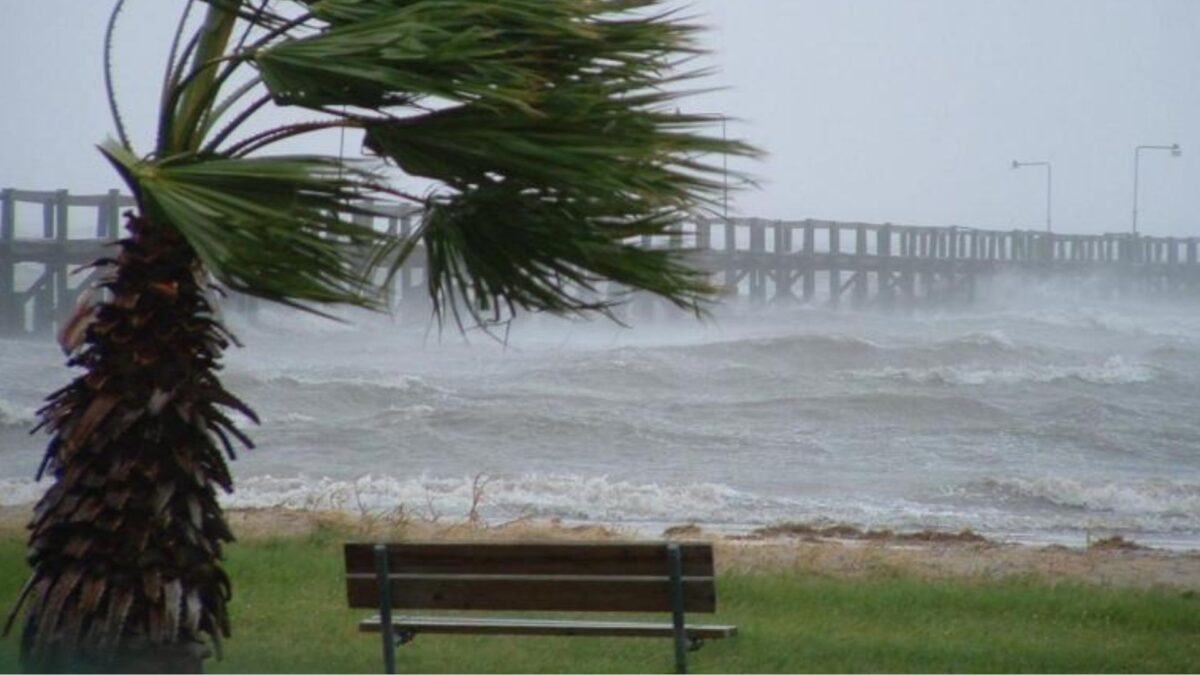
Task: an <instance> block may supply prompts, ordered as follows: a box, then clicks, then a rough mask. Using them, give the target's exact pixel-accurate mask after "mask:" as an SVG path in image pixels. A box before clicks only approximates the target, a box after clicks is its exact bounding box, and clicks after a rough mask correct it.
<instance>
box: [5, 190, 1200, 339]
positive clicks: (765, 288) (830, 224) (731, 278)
mask: <svg viewBox="0 0 1200 675" xmlns="http://www.w3.org/2000/svg"><path fill="white" fill-rule="evenodd" d="M133 203H134V202H133V200H132V199H131V198H130V197H128V196H125V195H121V194H119V193H118V192H117V191H116V190H110V191H109V192H107V193H105V194H99V195H73V194H69V193H68V192H67V191H66V190H56V191H49V192H46V191H29V190H15V189H5V190H2V191H0V335H30V334H33V335H38V334H49V333H52V332H53V331H55V330H56V329H57V327H58V325H60V323H61V322H62V321H63V320H64V319H65V317H67V316H69V314H70V313H71V311H72V309H73V308H74V305H75V303H76V300H77V298H78V295H79V293H80V291H81V290H82V289H83V288H85V287H86V286H87V285H88V284H90V283H91V280H92V278H93V276H94V274H95V272H94V271H93V270H88V272H87V273H76V272H77V271H78V270H80V269H82V268H83V267H84V266H86V265H87V264H89V263H91V262H92V261H94V260H95V259H97V258H99V257H102V256H103V255H106V254H111V252H112V249H111V248H106V247H105V245H106V244H108V243H111V242H112V241H113V240H115V239H116V238H118V237H119V236H121V232H120V226H121V220H122V219H121V212H122V211H123V210H125V209H128V208H131V207H132V206H133ZM372 208H373V209H374V210H375V211H377V212H378V214H379V215H378V216H376V217H375V218H374V219H373V220H374V222H373V223H372V224H373V225H374V226H375V227H376V228H378V229H380V230H388V231H391V232H393V233H399V234H407V233H409V232H411V231H413V229H414V228H415V225H416V220H417V218H418V216H419V212H418V211H417V210H415V209H412V208H410V207H407V206H401V205H394V204H375V205H372ZM367 220H371V219H370V218H367ZM642 244H643V245H645V246H653V247H662V246H670V247H687V248H693V249H695V253H694V257H693V262H694V264H695V265H696V266H698V267H699V268H701V269H704V270H706V271H707V272H708V273H709V274H710V278H711V280H712V282H713V283H714V284H715V285H717V286H718V287H719V288H722V289H724V291H725V294H726V295H727V296H729V297H734V296H737V297H743V298H746V299H748V300H750V301H755V302H772V301H775V302H783V301H796V302H805V303H814V304H815V303H822V304H827V305H832V306H853V307H869V306H877V307H884V308H907V307H919V306H938V305H954V304H964V303H969V302H971V301H973V300H974V299H975V298H976V297H977V296H978V295H979V294H980V285H981V284H986V283H987V282H988V281H989V280H990V279H992V278H994V277H996V276H997V275H999V274H1002V273H1012V274H1016V275H1019V276H1023V277H1029V278H1034V279H1048V278H1052V277H1061V278H1064V279H1067V280H1071V279H1075V280H1078V282H1079V283H1080V285H1085V284H1086V285H1087V287H1088V289H1089V290H1094V291H1096V292H1099V293H1102V294H1110V295H1132V294H1140V295H1147V296H1152V297H1154V296H1159V297H1179V298H1195V299H1200V257H1198V253H1200V250H1198V249H1200V237H1146V236H1135V235H1132V234H1129V233H1110V234H1095V235H1082V234H1058V233H1048V232H1043V231H1034V230H983V229H975V228H970V227H958V226H950V227H923V226H913V225H893V224H888V223H884V224H871V223H847V222H835V221H825V220H799V221H791V220H766V219H761V218H729V219H724V218H715V219H714V218H710V219H696V220H694V221H692V222H689V223H686V224H685V225H684V227H683V231H682V232H681V233H679V234H676V235H671V236H661V237H654V238H649V237H647V238H645V239H644V240H643V241H642ZM423 261H424V258H423V255H422V253H421V250H420V249H419V248H418V249H417V251H416V252H415V253H414V254H413V256H412V258H411V259H410V261H409V262H408V264H407V265H406V266H405V269H404V270H403V271H402V272H401V273H400V274H399V275H397V279H396V289H395V297H396V298H397V301H398V302H400V303H402V304H403V303H417V304H418V305H419V303H423V302H425V301H426V300H427V298H426V294H425V289H424V287H423V282H424V278H423V273H424V270H423V265H424V262H423ZM612 290H613V291H615V290H616V289H612ZM639 302H642V301H641V300H635V303H634V308H635V310H636V308H637V307H638V305H639ZM643 306H646V305H643Z"/></svg>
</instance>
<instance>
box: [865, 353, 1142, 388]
mask: <svg viewBox="0 0 1200 675" xmlns="http://www.w3.org/2000/svg"><path fill="white" fill-rule="evenodd" d="M851 376H852V377H857V378H861V379H881V380H897V381H902V382H910V383H913V384H935V385H936V384H940V385H962V386H980V385H990V384H999V385H1006V384H1024V383H1039V384H1046V383H1054V382H1061V381H1064V380H1076V381H1079V382H1087V383H1089V384H1137V383H1143V382H1150V381H1152V380H1154V379H1155V377H1156V373H1155V371H1154V369H1153V368H1151V367H1149V366H1146V365H1143V364H1138V363H1128V362H1126V361H1125V359H1123V358H1122V357H1120V356H1111V357H1109V358H1108V359H1106V360H1105V361H1104V362H1103V363H1099V364H1090V365H1076V366H1064V365H1055V364H1026V365H1020V366H1016V367H1009V368H989V367H980V366H971V365H957V366H934V367H930V368H896V367H886V368H880V369H876V370H860V371H854V372H852V373H851Z"/></svg>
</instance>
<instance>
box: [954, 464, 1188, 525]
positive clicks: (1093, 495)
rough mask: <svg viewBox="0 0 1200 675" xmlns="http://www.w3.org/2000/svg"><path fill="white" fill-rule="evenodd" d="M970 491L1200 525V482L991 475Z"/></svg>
mask: <svg viewBox="0 0 1200 675" xmlns="http://www.w3.org/2000/svg"><path fill="white" fill-rule="evenodd" d="M966 492H967V493H968V494H970V493H974V494H978V495H982V496H984V497H986V498H988V499H992V498H999V499H1001V500H1004V501H1012V500H1014V499H1017V500H1024V501H1029V502H1035V503H1036V502H1042V503H1044V504H1048V505H1052V506H1056V507H1063V508H1069V509H1075V510H1083V511H1088V512H1096V513H1114V514H1122V515H1153V516H1162V517H1170V518H1176V519H1185V520H1188V521H1190V522H1191V524H1192V526H1193V527H1195V526H1200V483H1197V482H1186V481H1177V480H1142V481H1130V482H1115V481H1094V482H1085V481H1081V480H1075V479H1072V478H1063V477H1058V476H1036V477H1023V476H1011V477H1004V478H991V479H987V480H984V481H978V482H976V483H972V484H971V485H969V486H968V487H967V489H966Z"/></svg>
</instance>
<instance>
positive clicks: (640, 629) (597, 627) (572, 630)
mask: <svg viewBox="0 0 1200 675" xmlns="http://www.w3.org/2000/svg"><path fill="white" fill-rule="evenodd" d="M392 628H393V629H394V630H411V631H413V632H414V633H459V634H464V633H465V634H479V635H593V636H612V637H655V638H663V637H671V636H672V635H674V632H675V628H674V626H672V625H671V624H669V623H638V622H623V621H575V620H566V619H506V618H475V617H454V616H445V617H442V616H437V617H434V616H393V617H392ZM358 629H359V630H360V631H362V632H364V633H378V632H379V631H380V630H381V626H380V620H379V617H378V616H375V617H372V618H370V619H365V620H363V621H362V622H360V623H359V624H358ZM684 631H685V633H686V634H687V636H688V637H689V638H694V639H704V640H716V639H720V638H726V637H733V636H734V635H737V627H736V626H721V625H700V624H696V625H689V626H685V627H684Z"/></svg>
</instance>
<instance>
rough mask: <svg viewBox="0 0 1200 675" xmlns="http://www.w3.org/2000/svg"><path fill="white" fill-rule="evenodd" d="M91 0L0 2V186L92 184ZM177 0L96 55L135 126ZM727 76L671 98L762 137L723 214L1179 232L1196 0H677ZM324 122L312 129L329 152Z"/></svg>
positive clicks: (145, 1)
mask: <svg viewBox="0 0 1200 675" xmlns="http://www.w3.org/2000/svg"><path fill="white" fill-rule="evenodd" d="M111 4H112V3H111V2H106V1H103V0H38V1H37V2H12V0H8V2H7V4H6V6H5V12H4V16H3V23H0V62H2V63H3V68H0V101H2V105H0V115H2V117H0V120H2V121H3V124H2V125H0V148H2V150H0V152H2V154H0V186H4V187H19V188H29V189H52V188H59V187H65V188H69V189H71V190H72V191H76V192H92V191H101V190H104V189H107V188H109V187H115V186H117V185H118V180H117V179H116V177H115V176H114V175H113V174H112V173H111V171H110V170H109V169H108V167H107V166H106V165H105V164H104V163H103V161H102V160H101V159H100V157H99V156H98V154H97V153H96V152H95V151H94V149H93V145H94V144H95V143H96V142H97V141H99V140H101V139H103V138H104V137H105V136H106V135H109V134H110V133H111V122H110V119H109V116H108V112H107V108H106V104H105V102H104V97H103V88H102V81H101V68H100V63H101V60H100V57H101V44H102V34H103V29H104V21H105V19H106V17H107V13H108V10H109V8H110V7H111ZM182 4H183V3H182V2H181V1H178V0H175V1H167V0H130V2H129V3H128V5H129V8H128V10H127V13H126V16H125V17H124V20H123V23H122V24H121V26H120V29H119V32H118V39H119V40H120V43H121V44H120V47H119V49H118V51H117V54H116V56H117V69H118V74H119V80H118V83H119V87H120V95H121V98H122V101H123V102H124V105H125V110H126V113H127V116H128V118H129V119H128V122H129V123H130V125H131V126H132V127H133V128H134V129H135V130H137V131H138V132H140V134H141V135H142V137H143V138H145V134H146V133H148V132H149V131H150V130H151V123H152V114H153V106H154V102H155V98H156V97H157V95H158V81H159V77H160V75H161V71H160V68H161V54H162V53H163V52H164V51H165V48H166V45H167V43H168V42H169V40H170V33H171V30H172V27H173V17H174V15H175V14H176V12H177V11H178V9H179V8H180V7H182ZM690 6H691V10H690V11H691V12H692V13H695V14H698V15H700V16H701V17H702V19H703V21H704V22H705V23H707V24H708V25H709V26H710V27H711V29H712V30H711V33H710V34H709V36H708V40H709V42H710V47H711V48H712V49H713V51H714V54H713V56H712V58H711V59H710V60H709V62H710V63H711V64H712V65H714V66H715V67H716V68H717V69H718V72H717V73H716V74H715V75H714V76H713V78H712V79H711V80H710V81H709V82H706V83H705V84H711V85H713V86H725V87H728V89H726V90H724V91H720V92H716V93H710V94H705V95H704V96H702V97H700V98H697V99H695V100H693V101H691V102H690V103H688V104H686V105H685V107H686V108H688V109H689V110H692V111H695V112H712V113H724V114H727V115H729V116H731V117H736V118H739V119H741V120H743V122H741V123H738V124H731V125H730V132H731V134H735V135H740V136H743V137H746V138H748V139H749V140H751V141H753V142H754V143H756V144H758V145H759V146H761V147H763V148H765V149H766V150H767V151H768V152H769V153H770V154H769V157H768V158H767V159H766V160H764V161H763V162H760V163H758V164H756V165H754V166H749V167H746V168H748V169H749V170H751V171H753V172H754V173H755V174H756V175H757V176H759V177H760V178H761V179H762V181H763V186H762V189H761V190H758V191H755V192H748V193H744V194H741V195H739V196H738V197H737V209H738V211H739V212H740V213H741V214H744V215H757V216H763V217H770V218H788V219H792V218H795V219H799V218H806V217H814V218H829V219H837V220H864V221H871V222H883V221H890V222H898V223H913V224H930V225H947V224H958V225H970V226H977V227H1004V228H1008V227H1034V228H1036V227H1041V226H1042V223H1043V207H1044V201H1043V200H1044V192H1043V190H1044V174H1043V173H1042V172H1041V170H1040V169H1021V170H1017V171H1013V170H1011V169H1010V168H1009V163H1010V162H1011V161H1012V160H1013V159H1019V160H1022V161H1033V160H1049V161H1051V162H1053V163H1054V180H1055V184H1054V188H1055V191H1054V222H1055V229H1057V230H1061V231H1071V232H1099V231H1118V230H1125V229H1127V228H1128V227H1129V220H1130V209H1131V206H1132V203H1131V202H1132V178H1133V148H1134V146H1136V145H1139V144H1160V143H1166V144H1169V143H1174V142H1178V143H1180V144H1181V145H1182V146H1183V149H1184V154H1183V156H1182V157H1180V158H1172V157H1170V156H1169V155H1168V154H1167V153H1150V154H1144V155H1143V158H1142V190H1141V214H1140V224H1141V226H1142V227H1141V229H1142V230H1143V231H1144V232H1146V233H1148V234H1196V235H1200V222H1196V221H1197V214H1198V213H1200V208H1198V207H1200V189H1197V188H1198V187H1200V87H1198V86H1197V84H1198V83H1200V40H1197V36H1200V2H1196V1H1195V0H1124V1H1112V0H1108V1H1105V0H1058V1H1055V0H1021V1H1006V2H1000V1H993V2H984V1H966V0H853V1H842V2H834V1H832V0H822V1H810V0H694V1H693V2H691V3H690ZM337 143H338V139H337V137H336V136H333V137H326V138H322V139H318V140H316V141H314V144H315V147H314V148H312V149H318V150H323V151H329V152H336V151H337Z"/></svg>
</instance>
